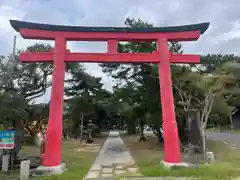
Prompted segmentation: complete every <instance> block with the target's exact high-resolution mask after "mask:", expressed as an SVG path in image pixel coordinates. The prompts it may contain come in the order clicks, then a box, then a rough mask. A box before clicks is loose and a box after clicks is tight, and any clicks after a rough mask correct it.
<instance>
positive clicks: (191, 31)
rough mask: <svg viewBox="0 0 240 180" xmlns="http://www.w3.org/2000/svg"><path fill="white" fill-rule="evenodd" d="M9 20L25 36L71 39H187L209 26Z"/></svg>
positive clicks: (42, 38) (201, 24)
mask: <svg viewBox="0 0 240 180" xmlns="http://www.w3.org/2000/svg"><path fill="white" fill-rule="evenodd" d="M10 23H11V25H12V27H13V28H14V29H15V30H16V31H17V32H19V33H20V34H21V35H22V37H23V38H26V39H41V40H54V38H55V37H56V32H61V35H62V36H64V37H65V38H66V40H73V41H74V40H82V41H84V40H86V41H104V40H110V39H115V40H119V41H131V40H138V41H141V40H144V41H154V40H157V39H159V38H161V37H164V38H167V39H168V40H169V41H191V40H197V39H198V38H199V36H200V34H203V33H204V32H205V31H206V30H207V29H208V26H209V23H200V24H192V25H185V26H170V27H149V28H126V27H86V26H62V25H61V26H60V25H49V24H38V23H30V22H23V21H16V20H10ZM36 32H37V33H36Z"/></svg>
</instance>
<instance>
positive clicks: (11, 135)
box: [0, 130, 16, 149]
mask: <svg viewBox="0 0 240 180" xmlns="http://www.w3.org/2000/svg"><path fill="white" fill-rule="evenodd" d="M15 135H16V131H15V130H1V131H0V149H13V148H14V139H15Z"/></svg>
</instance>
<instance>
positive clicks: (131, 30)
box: [10, 20, 210, 34]
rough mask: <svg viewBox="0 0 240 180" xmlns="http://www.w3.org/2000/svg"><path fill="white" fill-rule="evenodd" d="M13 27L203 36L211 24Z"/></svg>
mask: <svg viewBox="0 0 240 180" xmlns="http://www.w3.org/2000/svg"><path fill="white" fill-rule="evenodd" d="M10 24H11V26H12V27H13V28H14V29H15V30H16V31H18V32H19V29H20V28H25V29H39V30H48V31H68V32H129V33H144V32H146V33H147V32H184V31H200V32H201V34H203V33H204V32H205V31H206V30H207V29H208V27H209V24H210V23H209V22H207V23H199V24H190V25H184V26H167V27H147V28H129V27H90V26H89V27H88V26H64V25H50V24H40V23H32V22H25V21H17V20H10Z"/></svg>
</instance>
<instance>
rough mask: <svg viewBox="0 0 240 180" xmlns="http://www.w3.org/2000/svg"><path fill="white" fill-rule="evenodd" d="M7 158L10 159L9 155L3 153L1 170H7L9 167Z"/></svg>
mask: <svg viewBox="0 0 240 180" xmlns="http://www.w3.org/2000/svg"><path fill="white" fill-rule="evenodd" d="M9 160H10V156H9V155H4V156H3V157H2V171H8V169H9Z"/></svg>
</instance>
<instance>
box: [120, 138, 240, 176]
mask: <svg viewBox="0 0 240 180" xmlns="http://www.w3.org/2000/svg"><path fill="white" fill-rule="evenodd" d="M123 140H124V142H125V144H126V145H128V147H129V148H130V150H131V154H132V155H133V157H134V159H135V161H136V164H137V166H138V167H139V168H140V172H141V173H142V174H143V175H144V176H172V177H173V176H175V177H199V178H201V179H207V180H208V179H209V180H210V179H211V180H215V179H218V180H219V179H224V180H227V179H231V178H232V177H237V176H240V163H239V162H240V149H231V148H230V147H227V146H226V145H225V144H223V143H221V142H215V141H208V149H209V150H210V151H213V152H214V154H215V156H216V159H215V162H214V164H213V165H200V166H199V167H194V168H186V169H185V168H181V169H171V170H169V169H166V168H165V167H163V166H162V165H161V164H160V161H161V160H163V159H164V152H163V147H162V145H159V144H158V143H157V140H156V138H155V137H150V138H149V139H148V141H146V142H142V143H139V142H138V141H137V137H136V136H123Z"/></svg>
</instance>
